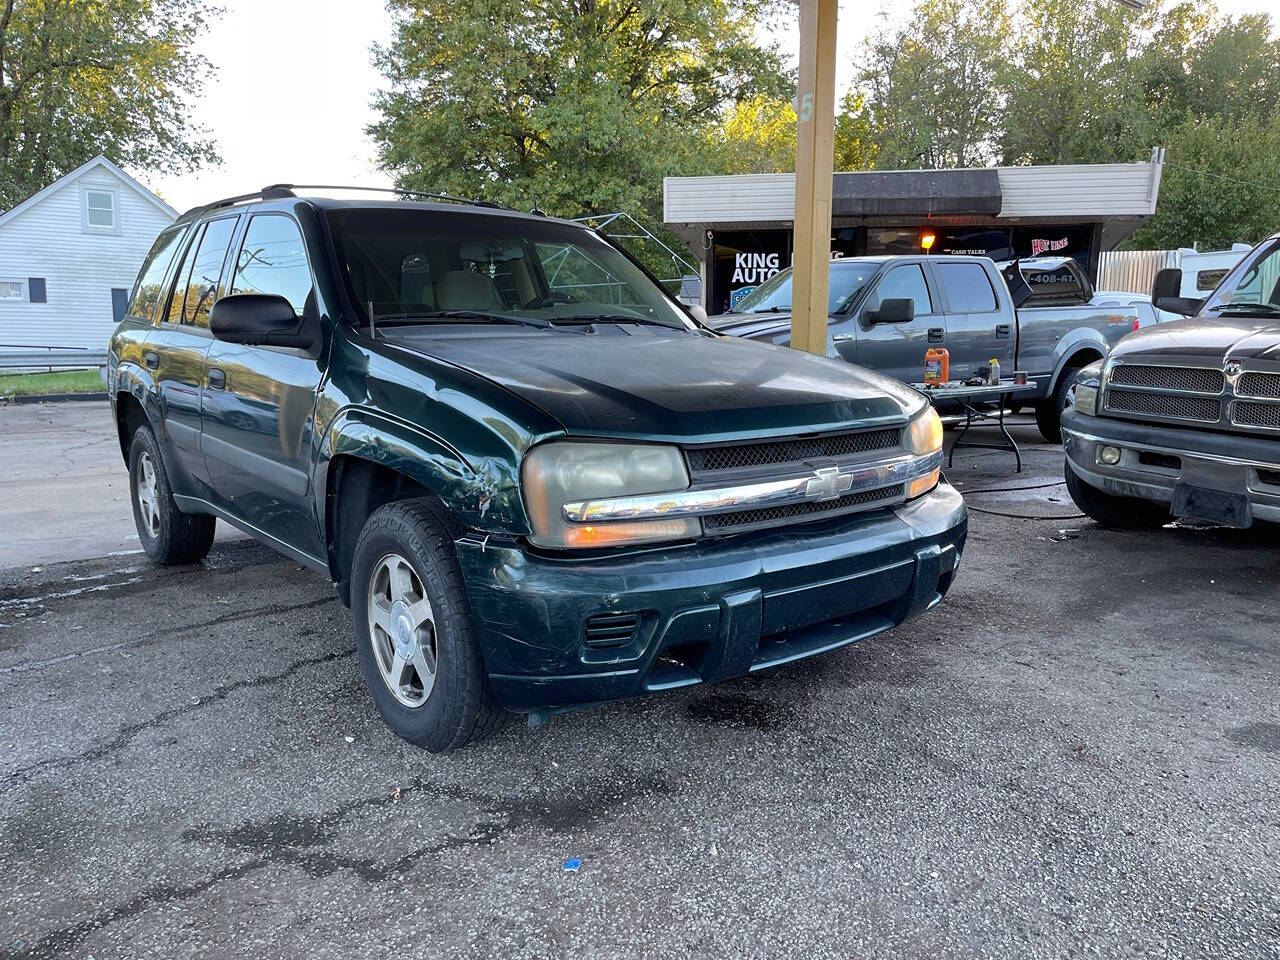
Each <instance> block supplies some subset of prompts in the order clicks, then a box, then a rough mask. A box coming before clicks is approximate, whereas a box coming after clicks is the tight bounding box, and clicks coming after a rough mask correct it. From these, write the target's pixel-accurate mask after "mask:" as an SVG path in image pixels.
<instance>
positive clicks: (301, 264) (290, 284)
mask: <svg viewBox="0 0 1280 960" xmlns="http://www.w3.org/2000/svg"><path fill="white" fill-rule="evenodd" d="M231 292H232V293H274V294H278V295H279V296H282V297H284V298H285V299H286V300H288V301H289V303H290V304H292V305H293V309H294V310H296V311H297V312H298V313H301V312H302V308H303V305H304V304H305V303H306V302H307V297H309V296H310V295H311V269H310V268H309V267H308V266H307V250H306V246H305V245H304V244H303V242H302V234H301V233H300V232H299V230H298V225H297V224H296V223H295V222H294V221H293V219H292V218H290V217H286V216H283V215H280V214H265V213H264V214H259V215H258V216H256V217H254V218H253V219H252V220H250V221H249V229H248V230H247V231H245V235H244V243H243V244H242V245H241V247H240V256H239V258H238V259H237V261H236V276H235V280H234V281H233V282H232V287H231Z"/></svg>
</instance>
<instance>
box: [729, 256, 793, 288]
mask: <svg viewBox="0 0 1280 960" xmlns="http://www.w3.org/2000/svg"><path fill="white" fill-rule="evenodd" d="M781 263H782V258H781V257H779V256H778V255H777V254H776V253H740V254H738V255H737V256H735V257H734V258H733V279H732V280H730V281H729V282H730V284H732V285H734V286H736V285H737V284H740V283H750V284H758V283H764V282H765V281H766V280H768V279H769V278H770V277H772V276H773V275H774V274H775V273H777V272H778V271H779V270H781V269H782V267H781Z"/></svg>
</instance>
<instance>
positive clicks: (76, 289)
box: [0, 155, 178, 353]
mask: <svg viewBox="0 0 1280 960" xmlns="http://www.w3.org/2000/svg"><path fill="white" fill-rule="evenodd" d="M177 216H178V212H177V211H176V210H174V209H173V208H172V207H171V206H169V205H168V204H167V203H165V202H164V201H163V200H161V199H160V198H159V197H157V196H156V195H155V194H154V193H152V192H151V191H150V190H148V189H147V188H146V187H144V186H143V185H142V184H140V183H138V181H137V180H134V179H133V177H131V176H129V175H128V174H127V173H125V172H124V171H123V170H121V169H120V168H119V167H117V166H116V165H115V164H114V163H112V162H111V161H110V160H108V159H107V158H106V157H104V156H101V155H99V156H97V157H94V158H93V159H92V160H90V161H89V162H88V163H86V164H84V165H83V166H81V167H77V168H76V169H75V170H72V171H71V172H70V173H68V174H66V175H65V176H63V177H61V178H59V179H58V180H55V181H54V182H53V183H51V184H49V186H47V187H45V188H44V189H43V190H41V191H40V192H39V193H37V194H34V195H33V196H30V197H28V198H27V199H26V200H24V201H23V202H22V203H20V204H18V205H17V206H16V207H14V208H12V209H11V210H7V211H5V212H4V213H2V214H0V353H3V352H4V351H5V350H12V349H15V348H17V349H24V348H25V349H31V348H34V347H63V348H83V349H86V350H93V351H102V350H106V348H107V338H108V337H109V336H110V335H111V330H112V329H113V328H114V326H115V324H116V321H117V320H119V318H120V317H122V316H124V311H125V307H126V305H127V302H128V299H129V291H130V290H131V289H132V288H133V281H134V279H135V278H136V277H137V274H138V267H139V266H141V264H142V259H143V257H145V256H146V254H147V251H148V250H149V249H150V248H151V243H152V241H154V240H155V238H156V234H158V233H159V232H160V231H161V229H163V228H164V227H165V226H166V225H168V224H170V223H172V222H173V221H174V219H176V218H177Z"/></svg>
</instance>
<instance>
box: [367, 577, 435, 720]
mask: <svg viewBox="0 0 1280 960" xmlns="http://www.w3.org/2000/svg"><path fill="white" fill-rule="evenodd" d="M368 609H369V640H370V642H371V643H372V645H373V656H374V660H375V661H377V664H378V671H379V673H381V674H382V680H383V682H384V683H386V685H387V689H388V690H390V691H391V693H392V694H393V695H394V696H395V698H396V699H397V700H398V701H400V703H402V704H404V705H405V706H406V707H410V708H416V707H420V706H422V705H423V704H424V703H426V702H427V698H428V697H430V696H431V691H432V690H433V689H434V688H435V684H436V666H437V664H436V656H437V646H436V622H435V611H434V610H433V609H432V607H431V601H430V600H429V599H427V592H426V589H425V587H424V586H423V583H422V578H421V577H419V576H418V574H417V572H416V571H415V570H414V569H413V566H412V565H411V564H410V563H409V561H408V560H406V559H405V558H404V557H402V556H400V555H399V554H396V553H392V554H388V555H387V556H385V557H383V558H382V559H381V560H379V561H378V562H377V564H376V565H375V566H374V568H373V576H372V577H370V578H369V608H368Z"/></svg>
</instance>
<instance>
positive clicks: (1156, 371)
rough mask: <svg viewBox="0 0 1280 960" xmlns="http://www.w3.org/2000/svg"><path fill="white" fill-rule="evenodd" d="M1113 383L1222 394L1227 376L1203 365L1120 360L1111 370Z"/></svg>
mask: <svg viewBox="0 0 1280 960" xmlns="http://www.w3.org/2000/svg"><path fill="white" fill-rule="evenodd" d="M1111 382H1112V383H1119V384H1124V385H1126V386H1132V387H1154V388H1156V389H1158V390H1182V391H1185V392H1187V393H1221V392H1222V384H1223V377H1222V371H1221V370H1207V369H1205V368H1203V367H1156V366H1148V365H1145V364H1139V363H1117V364H1116V365H1115V366H1114V367H1113V368H1112V369H1111ZM1214 419H1215V420H1216V419H1217V417H1214Z"/></svg>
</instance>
